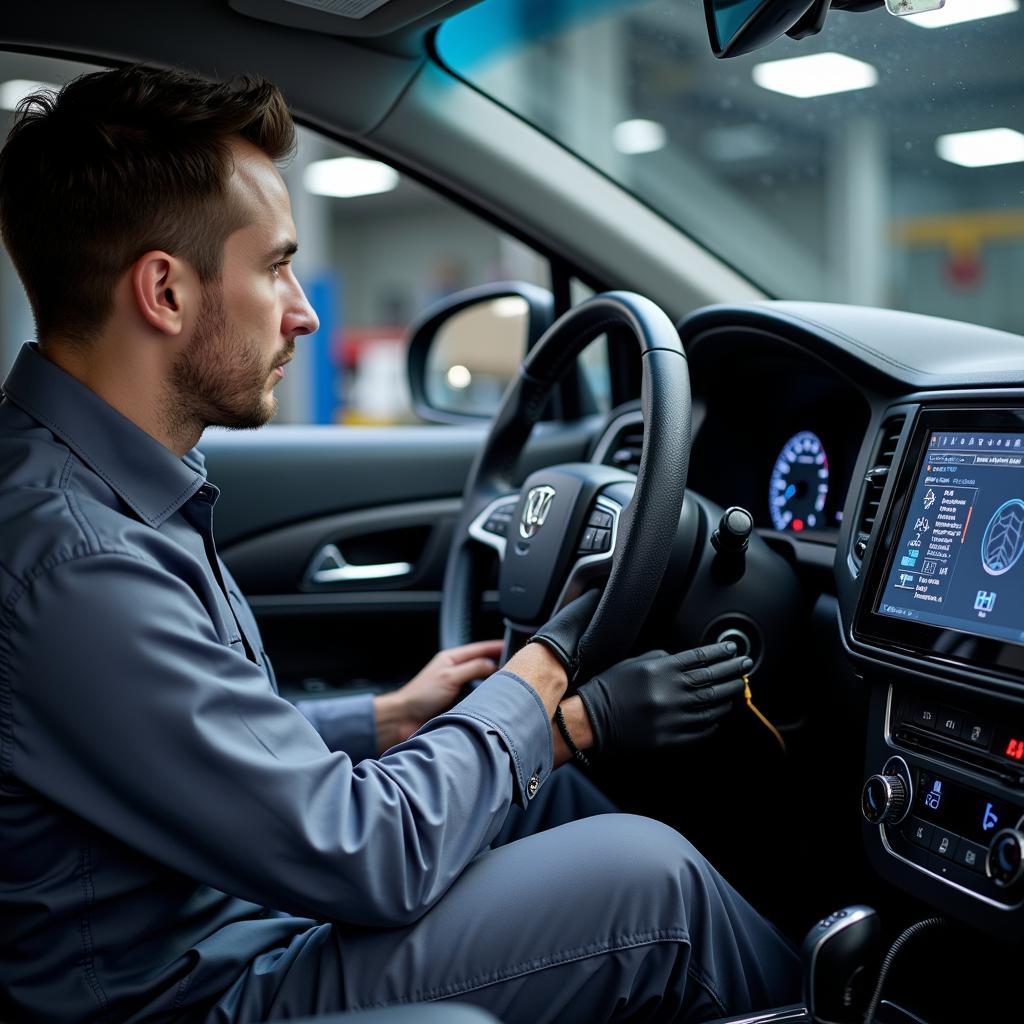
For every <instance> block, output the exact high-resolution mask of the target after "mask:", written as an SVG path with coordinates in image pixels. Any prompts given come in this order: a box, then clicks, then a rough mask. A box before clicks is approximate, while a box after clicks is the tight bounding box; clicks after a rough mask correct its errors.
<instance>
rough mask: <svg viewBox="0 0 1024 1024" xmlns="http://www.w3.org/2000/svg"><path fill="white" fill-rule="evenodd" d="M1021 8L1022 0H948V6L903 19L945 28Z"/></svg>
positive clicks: (927, 25)
mask: <svg viewBox="0 0 1024 1024" xmlns="http://www.w3.org/2000/svg"><path fill="white" fill-rule="evenodd" d="M1019 10H1020V0H946V6H945V7H942V8H940V9H939V10H937V11H925V12H924V14H908V15H907V16H906V17H904V18H901V19H900V20H901V21H907V22H910V24H911V25H917V27H918V28H945V27H946V26H947V25H959V24H960V23H961V22H964V21H979V20H980V19H981V18H994V17H996V15H998V14H1013V12H1014V11H1019Z"/></svg>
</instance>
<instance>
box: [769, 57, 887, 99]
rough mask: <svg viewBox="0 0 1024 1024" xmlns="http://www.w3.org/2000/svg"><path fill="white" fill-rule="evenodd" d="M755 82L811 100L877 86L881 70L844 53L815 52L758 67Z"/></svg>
mask: <svg viewBox="0 0 1024 1024" xmlns="http://www.w3.org/2000/svg"><path fill="white" fill-rule="evenodd" d="M752 73H753V76H754V81H755V82H756V83H757V84H758V85H759V86H761V88H762V89H770V90H771V91H772V92H781V93H784V94H785V95H786V96H796V97H798V98H799V99H802V100H803V99H809V98H810V97H812V96H829V95H831V94H832V93H836V92H850V91H852V90H853V89H870V88H871V86H873V85H877V84H878V71H877V70H876V69H875V67H874V66H873V65H871V64H865V63H864V61H862V60H854V59H853V57H847V56H846V55H845V54H842V53H812V54H810V55H808V56H806V57H790V58H788V59H786V60H773V61H769V62H768V63H767V64H755V65H754V69H753V72H752Z"/></svg>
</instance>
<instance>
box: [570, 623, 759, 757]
mask: <svg viewBox="0 0 1024 1024" xmlns="http://www.w3.org/2000/svg"><path fill="white" fill-rule="evenodd" d="M735 654H736V645H735V644H733V643H724V644H713V645H711V646H709V647H697V648H695V649H694V650H692V651H682V652H680V653H679V654H666V653H665V652H664V651H651V652H649V653H648V654H642V655H640V657H638V658H630V659H629V660H628V661H623V662H620V663H619V664H618V665H613V666H612V667H611V668H610V669H608V670H607V671H606V672H602V673H601V675H599V676H596V677H595V678H594V679H592V680H591V681H590V682H588V683H585V684H584V685H583V686H581V687H580V688H579V691H578V692H579V695H580V699H581V700H582V701H583V706H584V707H585V708H586V711H587V716H588V717H589V718H590V724H591V727H592V728H593V731H594V749H595V750H598V751H602V752H605V753H607V752H609V751H615V752H631V751H649V750H653V749H655V748H659V747H681V746H684V745H685V744H687V743H694V742H696V741H698V740H702V739H706V738H707V737H708V736H710V735H712V734H713V733H714V732H715V730H716V729H717V728H718V722H719V721H720V720H721V719H722V718H724V717H725V716H726V715H727V714H728V713H729V711H730V710H731V709H732V706H733V704H734V703H735V701H736V699H737V698H738V697H739V696H740V695H741V694H742V693H743V680H742V678H741V677H742V676H744V675H745V674H746V673H747V672H749V671H750V669H751V668H753V662H752V661H751V660H750V659H749V658H737V657H735Z"/></svg>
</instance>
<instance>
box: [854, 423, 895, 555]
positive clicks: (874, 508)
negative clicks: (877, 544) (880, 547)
mask: <svg viewBox="0 0 1024 1024" xmlns="http://www.w3.org/2000/svg"><path fill="white" fill-rule="evenodd" d="M904 419H905V417H904V416H894V417H893V418H892V419H890V420H886V422H885V423H884V424H883V426H882V429H881V430H880V431H879V434H878V441H877V442H876V443H875V450H874V452H873V457H872V459H871V468H870V469H869V470H868V471H867V473H866V474H865V477H864V497H863V498H862V499H861V505H860V513H859V515H858V516H857V532H856V533H855V534H854V540H853V559H854V561H855V562H856V563H857V564H858V565H860V563H861V562H862V561H863V560H864V554H865V552H866V551H867V549H868V541H870V540H871V534H872V531H873V530H874V528H875V521H876V520H877V519H878V509H879V506H880V505H881V503H882V492H883V491H884V490H885V483H886V481H887V480H888V479H889V470H890V469H892V463H893V459H894V458H895V457H896V445H897V444H898V443H899V439H900V433H901V431H902V430H903V421H904Z"/></svg>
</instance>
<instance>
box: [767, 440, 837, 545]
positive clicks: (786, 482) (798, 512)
mask: <svg viewBox="0 0 1024 1024" xmlns="http://www.w3.org/2000/svg"><path fill="white" fill-rule="evenodd" d="M827 500H828V456H827V455H826V454H825V446H824V445H823V444H822V443H821V438H820V437H818V435H817V434H815V433H813V432H812V431H810V430H801V431H800V433H799V434H797V435H796V436H794V437H791V438H790V439H789V440H788V441H787V442H786V444H785V445H784V447H783V449H782V451H781V452H780V453H779V457H778V458H777V459H776V460H775V467H774V468H773V469H772V479H771V484H770V485H769V489H768V507H769V509H771V513H772V522H773V523H774V524H775V529H776V530H795V531H797V532H799V531H800V530H813V529H815V528H816V527H821V526H824V525H825V502H826V501H827Z"/></svg>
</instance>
